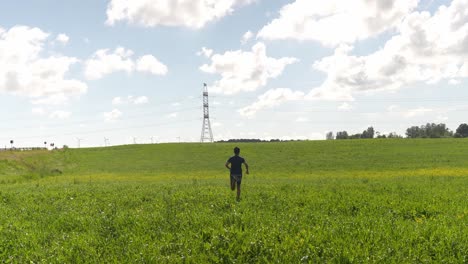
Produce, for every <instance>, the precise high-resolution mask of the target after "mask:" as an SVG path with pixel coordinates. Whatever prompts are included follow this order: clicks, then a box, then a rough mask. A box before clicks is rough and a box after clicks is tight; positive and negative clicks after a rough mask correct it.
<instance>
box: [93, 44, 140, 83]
mask: <svg viewBox="0 0 468 264" xmlns="http://www.w3.org/2000/svg"><path fill="white" fill-rule="evenodd" d="M131 56H133V51H131V50H128V49H125V48H122V47H118V48H116V49H115V50H114V51H113V52H110V51H109V49H101V50H98V51H96V52H95V53H94V54H93V56H92V57H91V58H90V59H88V60H87V61H86V63H85V76H86V78H87V79H88V80H97V79H101V78H102V77H104V76H105V75H108V74H111V73H114V72H118V71H124V72H127V73H131V72H133V71H134V68H135V63H134V62H133V60H132V59H131Z"/></svg>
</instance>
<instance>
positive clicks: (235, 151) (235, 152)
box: [234, 147, 240, 155]
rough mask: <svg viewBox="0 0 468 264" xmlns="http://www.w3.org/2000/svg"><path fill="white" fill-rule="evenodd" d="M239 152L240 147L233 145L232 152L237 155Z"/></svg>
mask: <svg viewBox="0 0 468 264" xmlns="http://www.w3.org/2000/svg"><path fill="white" fill-rule="evenodd" d="M239 153H240V148H238V147H235V148H234V154H236V155H239Z"/></svg>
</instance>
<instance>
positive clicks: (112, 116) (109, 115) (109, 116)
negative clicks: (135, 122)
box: [103, 109, 122, 122]
mask: <svg viewBox="0 0 468 264" xmlns="http://www.w3.org/2000/svg"><path fill="white" fill-rule="evenodd" d="M103 115H104V120H105V121H106V122H111V121H114V120H117V119H119V118H120V117H121V116H122V112H120V110H119V109H114V110H112V111H110V112H105V113H104V114H103Z"/></svg>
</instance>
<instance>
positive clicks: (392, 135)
mask: <svg viewBox="0 0 468 264" xmlns="http://www.w3.org/2000/svg"><path fill="white" fill-rule="evenodd" d="M387 138H403V137H402V136H400V135H398V134H397V133H396V132H390V133H389V134H388V136H387Z"/></svg>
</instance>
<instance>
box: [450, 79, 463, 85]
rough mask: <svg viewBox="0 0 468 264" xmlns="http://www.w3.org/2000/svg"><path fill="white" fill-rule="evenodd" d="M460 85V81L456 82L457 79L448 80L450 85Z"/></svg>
mask: <svg viewBox="0 0 468 264" xmlns="http://www.w3.org/2000/svg"><path fill="white" fill-rule="evenodd" d="M460 83H461V81H460V80H457V79H450V80H449V84H450V85H459V84H460Z"/></svg>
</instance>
